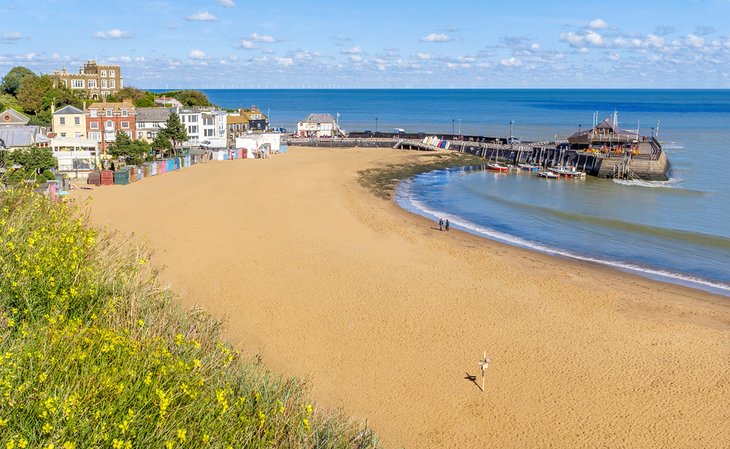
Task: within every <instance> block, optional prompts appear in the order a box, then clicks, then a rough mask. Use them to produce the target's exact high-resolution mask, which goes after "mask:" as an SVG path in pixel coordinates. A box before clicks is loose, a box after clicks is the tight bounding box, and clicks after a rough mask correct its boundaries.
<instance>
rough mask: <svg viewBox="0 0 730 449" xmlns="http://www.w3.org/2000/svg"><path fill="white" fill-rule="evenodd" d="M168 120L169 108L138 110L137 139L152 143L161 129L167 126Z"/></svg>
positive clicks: (136, 118)
mask: <svg viewBox="0 0 730 449" xmlns="http://www.w3.org/2000/svg"><path fill="white" fill-rule="evenodd" d="M168 118H170V110H169V109H168V108H137V115H136V117H135V120H136V122H137V126H136V135H135V137H136V139H137V140H144V141H145V142H149V143H152V141H153V140H155V138H156V137H157V133H158V132H159V131H160V129H162V128H164V127H165V126H166V125H167V119H168Z"/></svg>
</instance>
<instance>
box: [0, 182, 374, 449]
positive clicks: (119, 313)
mask: <svg viewBox="0 0 730 449" xmlns="http://www.w3.org/2000/svg"><path fill="white" fill-rule="evenodd" d="M0 249H1V250H0V269H1V270H2V271H1V272H0V447H2V448H6V449H14V448H26V447H27V448H42V449H61V448H63V449H72V448H79V449H81V448H113V449H131V448H164V449H169V448H186V447H190V448H198V447H211V448H264V447H272V448H273V447H276V448H375V447H378V441H377V437H376V435H374V434H373V433H372V432H371V431H370V430H369V429H368V428H366V427H365V426H363V425H362V424H361V423H359V422H356V421H353V420H351V419H347V418H346V417H344V416H342V415H340V414H337V413H333V412H330V411H327V410H324V409H319V408H317V407H315V406H313V405H312V400H311V397H310V395H309V391H308V390H307V388H306V386H305V385H304V384H303V383H302V382H300V381H298V380H295V379H285V378H282V377H279V376H276V375H273V374H272V373H270V372H269V371H267V370H266V369H265V367H263V366H262V365H261V364H260V363H258V362H257V361H255V360H247V359H244V358H243V357H241V356H240V355H239V354H238V353H237V351H235V350H234V349H233V348H232V347H230V346H229V345H227V344H226V343H225V342H223V341H221V340H220V330H221V324H220V323H219V322H218V321H216V320H214V319H213V318H212V317H210V316H209V315H208V314H207V313H205V312H204V311H203V310H200V309H195V310H183V309H182V307H181V306H180V305H179V301H178V300H177V299H176V298H175V296H174V295H173V294H172V293H171V292H170V291H168V290H166V289H164V288H162V287H161V286H160V283H159V282H158V280H157V272H156V271H155V270H154V269H152V268H151V267H150V265H149V264H148V260H149V257H150V254H149V252H148V251H147V250H146V249H145V248H144V247H141V246H139V245H138V244H136V243H134V242H132V241H130V240H126V239H123V238H120V237H119V236H118V235H114V234H109V233H104V232H101V231H99V230H96V229H93V228H92V227H90V226H89V225H88V224H87V223H86V220H85V218H84V215H83V214H82V212H81V210H80V209H78V208H76V207H73V206H67V205H65V204H62V203H53V202H51V201H49V200H47V199H46V198H45V197H42V196H40V195H37V194H34V193H32V192H30V191H27V190H22V189H14V190H8V191H5V192H0Z"/></svg>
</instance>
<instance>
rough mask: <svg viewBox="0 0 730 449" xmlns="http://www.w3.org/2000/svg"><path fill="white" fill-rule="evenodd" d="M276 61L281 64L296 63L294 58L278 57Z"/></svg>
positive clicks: (289, 65) (289, 64) (288, 65)
mask: <svg viewBox="0 0 730 449" xmlns="http://www.w3.org/2000/svg"><path fill="white" fill-rule="evenodd" d="M276 63H277V64H279V65H280V66H284V67H291V66H293V65H294V60H293V59H292V58H276Z"/></svg>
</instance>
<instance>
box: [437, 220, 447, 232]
mask: <svg viewBox="0 0 730 449" xmlns="http://www.w3.org/2000/svg"><path fill="white" fill-rule="evenodd" d="M444 227H446V231H448V230H449V219H448V218H447V219H445V220H444V219H443V218H439V231H443V230H444Z"/></svg>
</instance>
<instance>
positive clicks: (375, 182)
mask: <svg viewBox="0 0 730 449" xmlns="http://www.w3.org/2000/svg"><path fill="white" fill-rule="evenodd" d="M482 164H484V159H482V158H480V157H477V156H472V155H470V154H466V153H456V152H450V153H436V154H434V153H423V154H422V155H421V157H420V158H419V159H418V160H416V161H409V162H405V163H400V164H387V165H384V166H382V167H375V168H370V169H367V170H362V171H360V172H359V175H360V184H361V185H362V186H363V187H365V188H367V189H369V190H370V191H371V192H373V193H374V194H375V195H376V196H377V197H379V198H383V199H386V200H387V199H390V198H391V197H392V196H393V192H395V188H396V187H397V186H398V183H399V182H401V181H403V180H405V179H408V178H411V177H413V176H416V175H419V174H421V173H427V172H430V171H433V170H443V169H446V168H451V167H463V166H467V165H482Z"/></svg>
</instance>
